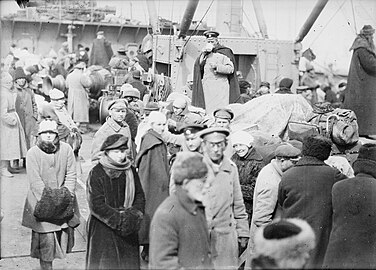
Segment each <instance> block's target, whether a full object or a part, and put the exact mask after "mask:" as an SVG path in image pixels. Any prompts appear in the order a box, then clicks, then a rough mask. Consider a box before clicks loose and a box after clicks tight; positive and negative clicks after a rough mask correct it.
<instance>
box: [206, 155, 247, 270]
mask: <svg viewBox="0 0 376 270" xmlns="http://www.w3.org/2000/svg"><path fill="white" fill-rule="evenodd" d="M204 161H205V162H206V164H208V169H209V172H208V178H207V184H208V189H207V190H206V194H205V197H204V200H203V204H204V206H205V211H206V220H207V222H208V228H209V234H210V244H211V254H212V260H213V264H214V267H215V268H219V267H222V268H224V269H237V268H238V267H237V266H238V265H237V264H238V256H239V254H238V253H239V251H238V238H239V237H245V238H249V225H248V215H247V213H246V211H245V206H244V201H243V195H242V191H241V188H240V181H239V173H238V169H237V167H236V165H235V163H234V162H232V161H231V160H229V159H228V158H226V157H224V158H223V160H222V162H221V164H220V165H219V166H218V165H216V164H213V163H212V162H211V160H210V159H209V158H208V157H204Z"/></svg>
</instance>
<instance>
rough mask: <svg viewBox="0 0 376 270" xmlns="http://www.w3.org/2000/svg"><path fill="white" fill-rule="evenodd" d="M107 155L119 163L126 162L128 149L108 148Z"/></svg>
mask: <svg viewBox="0 0 376 270" xmlns="http://www.w3.org/2000/svg"><path fill="white" fill-rule="evenodd" d="M107 156H109V157H110V158H111V159H112V160H114V161H116V162H118V163H121V162H124V160H125V159H126V156H127V149H125V148H121V149H111V150H108V151H107Z"/></svg>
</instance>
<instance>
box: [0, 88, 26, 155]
mask: <svg viewBox="0 0 376 270" xmlns="http://www.w3.org/2000/svg"><path fill="white" fill-rule="evenodd" d="M16 97H17V94H16V93H15V92H12V91H10V90H8V89H5V88H2V89H1V107H0V108H1V114H0V116H1V126H0V134H1V136H0V138H1V139H0V151H1V152H0V153H1V160H14V159H20V158H24V157H26V152H27V148H26V139H25V132H24V129H23V128H22V125H21V122H20V118H19V117H18V114H17V112H16V107H15V102H16Z"/></svg>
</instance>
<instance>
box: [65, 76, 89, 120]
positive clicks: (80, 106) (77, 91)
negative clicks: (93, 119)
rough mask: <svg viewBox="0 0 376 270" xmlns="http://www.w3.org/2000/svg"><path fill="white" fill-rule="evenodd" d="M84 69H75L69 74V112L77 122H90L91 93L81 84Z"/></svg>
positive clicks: (67, 82) (67, 80) (67, 83)
mask: <svg viewBox="0 0 376 270" xmlns="http://www.w3.org/2000/svg"><path fill="white" fill-rule="evenodd" d="M81 77H82V71H81V70H79V69H74V70H73V71H72V73H70V74H69V75H68V76H67V79H66V86H67V88H68V112H69V114H70V115H71V116H72V118H73V120H74V121H75V122H79V123H88V122H89V106H90V104H89V95H88V92H87V91H86V90H85V88H84V87H83V85H82V84H81Z"/></svg>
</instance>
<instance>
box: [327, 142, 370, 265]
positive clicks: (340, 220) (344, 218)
mask: <svg viewBox="0 0 376 270" xmlns="http://www.w3.org/2000/svg"><path fill="white" fill-rule="evenodd" d="M353 167H354V171H355V177H354V178H350V179H347V180H343V181H340V182H338V183H336V184H335V185H334V186H333V189H332V197H333V198H332V202H333V228H332V232H331V234H330V239H329V244H328V249H327V250H326V254H325V259H324V264H323V267H324V268H332V269H333V268H336V269H345V268H351V269H355V268H363V269H375V268H376V227H375V224H376V203H375V198H376V144H365V145H362V146H361V147H360V149H359V156H358V158H357V160H356V161H355V162H354V164H353Z"/></svg>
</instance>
